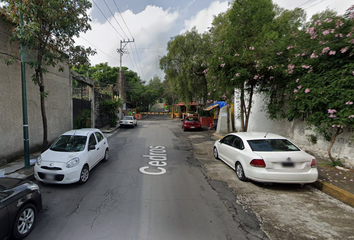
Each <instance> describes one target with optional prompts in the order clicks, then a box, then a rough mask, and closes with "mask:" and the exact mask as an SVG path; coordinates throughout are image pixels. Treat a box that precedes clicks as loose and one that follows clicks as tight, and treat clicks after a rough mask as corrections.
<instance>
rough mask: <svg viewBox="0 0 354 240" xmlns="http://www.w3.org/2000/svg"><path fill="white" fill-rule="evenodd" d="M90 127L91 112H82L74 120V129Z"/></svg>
mask: <svg viewBox="0 0 354 240" xmlns="http://www.w3.org/2000/svg"><path fill="white" fill-rule="evenodd" d="M91 126H92V121H91V111H90V110H87V109H85V110H82V111H81V112H80V115H79V116H77V117H76V118H75V119H74V129H80V128H90V127H91Z"/></svg>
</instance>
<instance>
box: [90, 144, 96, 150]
mask: <svg viewBox="0 0 354 240" xmlns="http://www.w3.org/2000/svg"><path fill="white" fill-rule="evenodd" d="M95 149H96V146H95V145H89V147H88V150H89V151H91V150H95Z"/></svg>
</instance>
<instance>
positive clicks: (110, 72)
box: [71, 62, 119, 85]
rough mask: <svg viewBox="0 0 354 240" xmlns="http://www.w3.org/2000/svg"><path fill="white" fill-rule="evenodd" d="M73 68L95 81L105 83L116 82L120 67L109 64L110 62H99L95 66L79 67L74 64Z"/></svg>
mask: <svg viewBox="0 0 354 240" xmlns="http://www.w3.org/2000/svg"><path fill="white" fill-rule="evenodd" d="M71 70H73V71H75V72H77V73H79V74H81V75H82V76H84V77H87V76H88V77H89V78H90V79H92V80H93V81H96V82H98V83H104V84H107V85H109V84H116V83H117V78H118V73H119V67H111V66H108V63H107V62H105V63H99V64H96V65H95V66H87V65H81V66H79V67H75V66H73V67H72V68H71Z"/></svg>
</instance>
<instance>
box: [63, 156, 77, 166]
mask: <svg viewBox="0 0 354 240" xmlns="http://www.w3.org/2000/svg"><path fill="white" fill-rule="evenodd" d="M79 162H80V159H79V158H77V157H76V158H73V159H71V160H70V161H69V162H67V163H66V167H67V168H72V167H75V166H77V165H78V164H79Z"/></svg>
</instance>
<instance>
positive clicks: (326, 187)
mask: <svg viewBox="0 0 354 240" xmlns="http://www.w3.org/2000/svg"><path fill="white" fill-rule="evenodd" d="M213 136H215V138H217V139H221V138H223V136H222V135H219V134H217V133H214V134H213ZM310 186H313V187H315V188H317V189H318V190H320V191H322V192H324V193H326V194H328V195H330V196H332V197H334V198H336V199H338V200H339V201H341V202H344V203H345V204H348V205H349V206H351V207H354V194H352V193H350V192H347V191H345V190H343V189H341V188H339V187H337V186H334V185H332V184H330V183H327V182H324V181H321V180H319V179H317V180H316V182H314V183H312V184H310Z"/></svg>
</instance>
